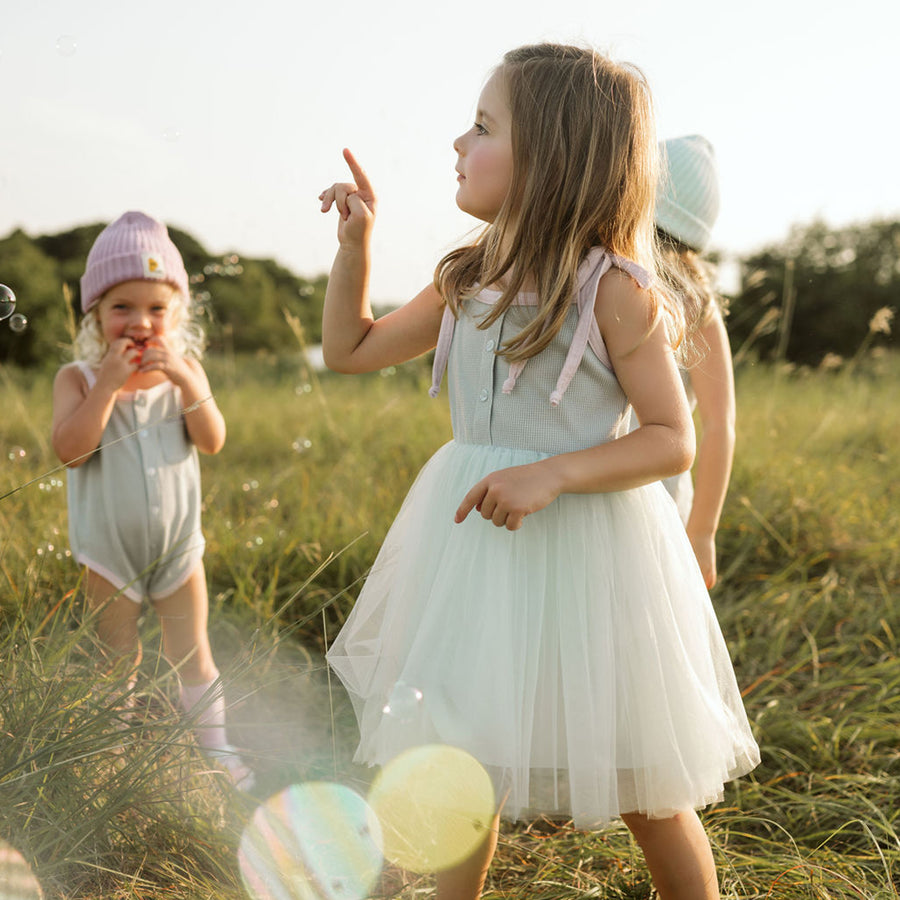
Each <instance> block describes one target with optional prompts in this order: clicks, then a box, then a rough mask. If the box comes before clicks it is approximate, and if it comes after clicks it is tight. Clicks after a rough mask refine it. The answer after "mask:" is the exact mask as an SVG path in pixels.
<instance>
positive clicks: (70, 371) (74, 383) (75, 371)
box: [53, 362, 87, 393]
mask: <svg viewBox="0 0 900 900" xmlns="http://www.w3.org/2000/svg"><path fill="white" fill-rule="evenodd" d="M53 390H54V393H55V392H57V391H66V392H68V391H73V390H77V391H79V392H80V393H85V392H86V391H87V381H86V379H85V377H84V372H82V371H81V367H80V366H79V365H78V363H76V362H70V363H66V364H65V365H64V366H63V367H62V368H61V369H60V370H59V371H58V372H57V373H56V376H55V377H54V379H53Z"/></svg>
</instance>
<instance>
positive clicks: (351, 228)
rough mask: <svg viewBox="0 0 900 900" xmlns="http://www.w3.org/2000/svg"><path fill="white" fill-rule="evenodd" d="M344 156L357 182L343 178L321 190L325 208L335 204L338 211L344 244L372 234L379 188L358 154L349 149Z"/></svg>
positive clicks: (358, 242) (340, 237) (360, 239)
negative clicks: (371, 179)
mask: <svg viewBox="0 0 900 900" xmlns="http://www.w3.org/2000/svg"><path fill="white" fill-rule="evenodd" d="M344 159H345V160H346V162H347V165H348V166H349V167H350V172H351V174H352V175H353V182H347V181H339V182H335V184H333V185H331V187H329V188H326V189H325V190H324V191H322V193H321V194H319V199H320V200H321V201H322V212H323V213H326V212H328V210H330V209H331V207H332V205H334V206H335V208H336V209H337V211H338V216H339V219H338V240H339V241H340V243H341V245H342V246H355V245H361V244H363V243H364V242H365V240H366V239H367V238H368V236H369V233H370V232H371V230H372V224H373V222H374V221H375V206H376V202H377V201H376V198H375V190H374V188H373V187H372V184H371V182H370V181H369V178H368V176H367V175H366V173H365V172H364V171H363V169H362V167H361V166H360V164H359V163H358V162H357V161H356V157H355V156H354V155H353V154H352V153H351V152H350V151H349V150H347V149H345V150H344Z"/></svg>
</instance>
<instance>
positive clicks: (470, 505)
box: [453, 483, 486, 524]
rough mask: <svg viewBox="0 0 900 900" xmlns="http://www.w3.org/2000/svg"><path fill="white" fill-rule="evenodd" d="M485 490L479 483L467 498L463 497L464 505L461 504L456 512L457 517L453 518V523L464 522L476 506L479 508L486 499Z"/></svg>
mask: <svg viewBox="0 0 900 900" xmlns="http://www.w3.org/2000/svg"><path fill="white" fill-rule="evenodd" d="M485 492H486V491H485V488H484V487H483V486H482V485H481V484H480V483H479V484H476V485H475V487H473V488H472V489H471V490H470V491H469V493H468V494H466V496H465V497H463V501H462V503H460V504H459V508H458V509H457V510H456V515H455V516H454V517H453V521H454V522H456V523H457V524H458V523H459V522H462V521H463V520H464V519H465V518H466V516H467V515H469V513H470V512H472V510H473V509H475V507H476V506H478V505H479V504H480V503H481V501H482V500H483V499H484V495H485Z"/></svg>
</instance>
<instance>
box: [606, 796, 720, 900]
mask: <svg viewBox="0 0 900 900" xmlns="http://www.w3.org/2000/svg"><path fill="white" fill-rule="evenodd" d="M622 819H623V820H624V822H625V824H626V825H627V826H628V828H629V829H630V830H631V833H632V834H633V835H634V838H635V840H636V841H637V842H638V844H639V845H640V848H641V849H642V850H643V851H644V858H645V859H646V860H647V868H648V869H650V874H651V876H652V877H653V884H654V887H655V888H656V890H657V892H658V893H659V897H660V900H719V885H718V879H717V877H716V867H715V862H714V861H713V855H712V850H711V849H710V846H709V838H707V836H706V832H705V831H704V830H703V825H702V824H701V823H700V819H699V818H698V817H697V814H696V813H695V812H694V811H693V810H692V809H691V810H685V811H684V812H680V813H678V814H677V815H675V816H672V817H671V818H669V819H649V818H647V817H646V816H642V815H639V814H637V813H628V814H627V815H624V816H622Z"/></svg>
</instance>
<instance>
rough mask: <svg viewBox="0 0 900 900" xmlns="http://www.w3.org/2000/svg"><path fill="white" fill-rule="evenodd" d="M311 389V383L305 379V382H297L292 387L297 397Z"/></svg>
mask: <svg viewBox="0 0 900 900" xmlns="http://www.w3.org/2000/svg"><path fill="white" fill-rule="evenodd" d="M311 391H312V385H311V384H310V383H309V382H308V381H307V382H306V383H305V384H298V385H297V387H295V388H294V393H295V394H296V395H297V396H298V397H299V396H300V395H301V394H308V393H310V392H311Z"/></svg>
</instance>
